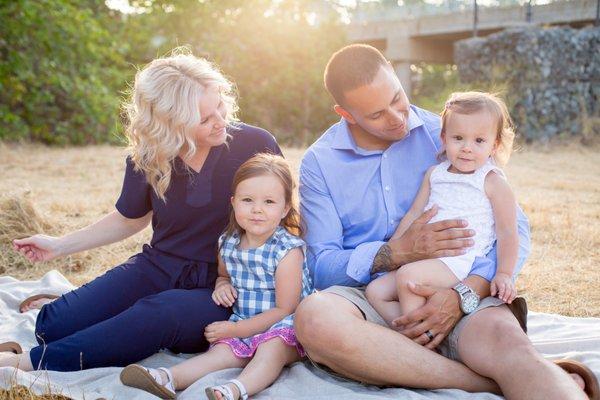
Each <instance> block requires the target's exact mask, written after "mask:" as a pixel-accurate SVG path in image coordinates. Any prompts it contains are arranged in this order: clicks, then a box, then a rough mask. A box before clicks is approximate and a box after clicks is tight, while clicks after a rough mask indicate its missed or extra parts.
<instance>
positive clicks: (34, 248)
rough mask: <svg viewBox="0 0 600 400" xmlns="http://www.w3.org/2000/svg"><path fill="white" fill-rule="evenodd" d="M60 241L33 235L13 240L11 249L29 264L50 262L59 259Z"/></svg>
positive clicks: (50, 237)
mask: <svg viewBox="0 0 600 400" xmlns="http://www.w3.org/2000/svg"><path fill="white" fill-rule="evenodd" d="M59 245H60V239H59V238H57V237H54V236H48V235H33V236H30V237H27V238H23V239H15V240H13V249H15V251H17V252H19V253H21V254H22V255H23V256H24V257H25V258H27V259H28V260H29V261H31V262H39V261H50V260H52V259H54V258H56V257H59V256H60V255H61V254H60V250H59V247H60V246H59Z"/></svg>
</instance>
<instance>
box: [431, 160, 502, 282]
mask: <svg viewBox="0 0 600 400" xmlns="http://www.w3.org/2000/svg"><path fill="white" fill-rule="evenodd" d="M449 167H450V162H449V161H444V162H442V163H441V164H439V165H437V166H436V167H435V168H434V169H433V171H432V172H431V176H430V177H429V184H430V194H429V202H428V203H427V206H426V208H425V209H426V210H428V209H429V208H431V207H432V206H433V205H434V204H437V205H438V207H439V211H438V213H437V214H436V215H435V216H434V217H433V219H432V220H431V222H436V221H442V220H445V219H455V218H461V219H464V220H466V221H467V222H468V223H469V226H468V227H469V229H473V230H474V231H475V236H474V237H473V239H474V241H475V244H474V246H473V247H471V248H469V250H468V252H467V253H466V254H464V255H460V256H456V257H442V258H440V259H439V260H441V261H442V262H443V263H444V264H446V265H447V266H448V268H450V270H451V271H452V272H453V273H454V275H456V277H457V278H458V279H459V280H462V279H464V278H466V277H467V276H468V275H469V272H470V271H471V267H472V266H473V261H474V260H475V257H483V256H485V255H486V254H487V253H488V252H489V251H490V250H491V248H492V246H493V245H494V242H495V240H496V232H495V223H494V214H493V211H492V205H491V203H490V200H489V199H488V197H487V195H486V193H485V188H484V183H485V177H486V176H487V174H488V173H490V171H495V172H496V173H498V174H499V175H500V176H501V177H503V178H504V179H506V177H505V175H504V173H503V172H502V170H501V169H500V168H498V167H497V166H496V165H494V164H493V162H492V161H491V160H489V161H488V162H487V163H486V164H484V165H483V166H482V167H480V168H479V169H477V170H476V171H475V172H473V173H472V174H457V173H453V172H448V168H449ZM431 222H430V223H431Z"/></svg>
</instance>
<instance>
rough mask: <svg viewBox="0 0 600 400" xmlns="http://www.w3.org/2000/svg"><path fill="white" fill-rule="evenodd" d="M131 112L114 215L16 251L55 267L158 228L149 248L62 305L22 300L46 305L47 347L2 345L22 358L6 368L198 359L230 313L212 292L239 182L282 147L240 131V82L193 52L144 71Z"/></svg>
mask: <svg viewBox="0 0 600 400" xmlns="http://www.w3.org/2000/svg"><path fill="white" fill-rule="evenodd" d="M126 110H127V113H128V117H129V124H128V127H127V137H128V140H129V149H130V155H129V157H127V160H126V170H125V179H124V182H123V188H122V192H121V195H120V197H119V199H118V200H117V202H116V204H115V208H116V209H115V210H114V211H113V212H111V213H110V214H108V215H106V216H105V217H104V218H102V219H101V220H99V221H98V222H96V223H94V224H92V225H90V226H88V227H85V228H83V229H81V230H79V231H76V232H73V233H70V234H68V235H65V236H62V237H50V236H45V235H35V236H32V237H28V238H24V239H20V240H15V241H14V248H15V249H16V250H17V251H19V252H20V253H22V254H23V255H24V256H26V257H27V258H28V259H29V260H31V261H34V262H35V261H47V260H50V259H53V258H56V257H60V256H65V255H68V254H72V253H76V252H79V251H83V250H87V249H91V248H94V247H99V246H103V245H106V244H109V243H113V242H117V241H120V240H123V239H125V238H127V237H129V236H131V235H133V234H135V233H137V232H139V231H141V230H142V229H143V228H144V227H146V226H147V225H148V224H149V223H152V228H153V235H152V240H151V242H150V244H146V245H144V246H143V249H142V251H141V252H140V253H138V254H136V255H134V256H133V257H131V258H130V259H129V260H127V261H125V262H124V263H123V264H121V265H119V266H117V267H116V268H114V269H112V270H110V271H108V272H107V273H106V274H104V275H103V276H101V277H99V278H96V279H95V280H93V281H92V282H90V283H88V284H86V285H83V286H82V287H80V288H78V289H76V290H74V291H72V292H70V293H66V294H65V295H63V296H61V297H60V298H58V299H55V300H53V301H52V298H51V297H43V296H42V298H38V299H36V300H33V301H28V302H24V304H23V305H22V311H27V310H29V309H32V308H40V307H41V311H40V313H39V315H38V317H37V322H36V330H35V334H36V338H37V340H38V342H39V344H40V345H39V346H37V347H34V348H33V349H31V350H30V351H29V352H25V353H21V354H14V353H18V352H19V351H20V349H19V346H15V345H13V346H12V348H11V346H10V345H8V346H6V345H5V346H4V350H13V352H9V351H5V352H3V353H0V367H1V366H18V367H19V368H20V369H23V370H32V369H48V370H57V371H73V370H79V369H82V368H83V369H86V368H95V367H107V366H124V365H127V364H130V363H132V362H135V361H138V360H141V359H143V358H145V357H148V356H150V355H152V354H154V353H156V352H157V351H158V350H160V349H163V348H166V349H170V350H172V351H174V352H185V353H196V352H201V351H204V350H206V349H208V346H209V343H208V341H207V340H206V338H205V337H204V335H203V334H202V333H203V332H204V328H205V327H206V326H207V325H209V324H211V323H212V322H214V321H219V320H226V319H227V318H228V317H229V314H230V310H229V309H228V308H225V307H220V306H218V305H217V304H215V303H214V302H213V301H212V299H211V295H212V292H213V289H214V284H215V280H216V278H217V276H218V274H217V259H216V257H217V252H216V247H217V239H218V238H219V235H220V234H221V233H222V231H223V229H224V228H225V225H226V224H227V221H228V215H229V214H228V213H229V204H230V203H229V199H230V197H231V182H232V179H233V175H234V173H235V171H236V170H237V169H238V167H239V166H240V165H241V164H242V163H243V162H244V161H246V160H248V159H249V158H251V157H252V156H253V155H254V154H256V153H260V152H271V153H275V154H281V152H280V149H279V147H278V146H277V143H276V141H275V139H274V138H273V136H271V135H270V134H269V133H268V132H266V131H265V130H262V129H260V128H256V127H252V126H249V125H245V124H242V123H234V118H235V111H236V99H235V96H234V93H233V86H232V84H231V83H230V82H229V81H228V80H227V79H226V78H225V77H224V76H223V75H222V74H221V73H220V72H219V70H218V69H217V67H216V66H215V65H213V64H211V63H209V62H208V61H206V60H204V59H200V58H196V57H194V56H193V55H191V54H187V53H186V52H185V51H184V52H181V51H176V52H174V54H173V55H172V56H170V57H166V58H159V59H156V60H154V61H152V62H151V63H150V64H148V65H147V66H146V67H145V68H144V69H142V70H141V71H139V72H138V73H137V75H136V77H135V84H134V87H133V92H132V96H131V100H130V102H129V103H128V104H127V105H126ZM37 297H39V296H37ZM0 346H2V345H0ZM1 348H2V347H0V349H1Z"/></svg>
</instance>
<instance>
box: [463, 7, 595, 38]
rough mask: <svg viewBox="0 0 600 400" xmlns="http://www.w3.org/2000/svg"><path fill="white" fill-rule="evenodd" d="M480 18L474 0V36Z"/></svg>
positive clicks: (474, 35)
mask: <svg viewBox="0 0 600 400" xmlns="http://www.w3.org/2000/svg"><path fill="white" fill-rule="evenodd" d="M598 1H600V0H598ZM478 20H479V10H478V8H477V0H473V37H477V23H478V22H479V21H478Z"/></svg>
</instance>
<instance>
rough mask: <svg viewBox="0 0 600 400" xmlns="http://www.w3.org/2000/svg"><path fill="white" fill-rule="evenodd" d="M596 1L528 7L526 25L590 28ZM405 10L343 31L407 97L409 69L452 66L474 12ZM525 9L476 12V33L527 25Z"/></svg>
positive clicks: (367, 17)
mask: <svg viewBox="0 0 600 400" xmlns="http://www.w3.org/2000/svg"><path fill="white" fill-rule="evenodd" d="M596 7H597V0H562V1H555V2H552V3H549V4H543V5H533V6H532V7H531V22H530V23H531V24H535V25H570V26H573V27H582V26H585V25H587V24H591V23H593V22H594V20H595V18H596V12H597V11H596ZM406 14H407V12H406V10H405V9H403V8H401V7H398V8H390V9H389V10H387V9H386V10H384V11H383V12H382V13H380V14H379V15H368V14H366V15H360V14H359V15H358V16H357V18H356V19H355V21H353V22H352V23H351V24H350V26H349V29H348V37H349V39H350V40H351V41H352V42H353V43H368V44H371V45H373V46H375V47H377V48H378V49H380V50H381V51H382V52H383V53H384V54H385V55H386V57H387V58H388V60H390V61H391V62H392V63H393V65H394V68H395V69H396V73H397V74H398V77H399V78H400V80H401V82H402V85H403V86H404V88H405V90H406V91H407V93H410V89H411V85H410V65H411V64H415V63H419V62H428V63H453V62H454V60H453V49H454V42H456V41H458V40H461V39H465V38H468V37H471V36H473V20H474V18H473V17H474V11H473V9H470V10H461V11H455V12H450V11H448V12H445V13H438V14H435V15H423V16H420V17H418V18H415V17H410V16H409V17H407V15H406ZM526 20H527V7H526V6H522V5H516V6H509V7H480V8H479V10H478V23H477V32H478V35H479V36H485V35H489V34H490V33H494V32H498V31H501V30H503V29H506V28H510V27H517V26H524V25H527V24H528V23H527V22H526Z"/></svg>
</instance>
